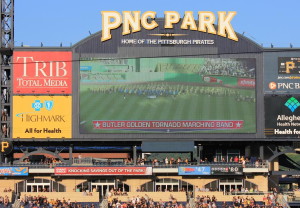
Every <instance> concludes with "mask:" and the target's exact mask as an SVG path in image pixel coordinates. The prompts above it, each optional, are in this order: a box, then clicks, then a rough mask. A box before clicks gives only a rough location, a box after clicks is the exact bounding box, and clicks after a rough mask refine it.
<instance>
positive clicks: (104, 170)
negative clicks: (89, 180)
mask: <svg viewBox="0 0 300 208" xmlns="http://www.w3.org/2000/svg"><path fill="white" fill-rule="evenodd" d="M54 174H55V175H66V176H67V175H152V167H55V169H54Z"/></svg>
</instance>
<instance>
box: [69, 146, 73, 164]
mask: <svg viewBox="0 0 300 208" xmlns="http://www.w3.org/2000/svg"><path fill="white" fill-rule="evenodd" d="M72 163H73V145H70V147H69V164H70V165H72Z"/></svg>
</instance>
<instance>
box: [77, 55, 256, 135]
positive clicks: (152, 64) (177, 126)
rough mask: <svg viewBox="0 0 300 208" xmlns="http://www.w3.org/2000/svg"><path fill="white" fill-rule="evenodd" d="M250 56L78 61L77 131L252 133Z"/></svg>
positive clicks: (253, 68) (252, 62)
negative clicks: (78, 121) (78, 108)
mask: <svg viewBox="0 0 300 208" xmlns="http://www.w3.org/2000/svg"><path fill="white" fill-rule="evenodd" d="M255 71H256V62H255V59H221V58H187V57H170V58H132V59H101V58H95V59H91V58H89V59H87V60H84V59H82V60H81V61H80V133H82V134H85V133H87V134H89V133H256V116H255V115H256V113H255V112H256V110H255V109H256V108H255V106H256V100H255V99H256V94H255V80H256V79H255Z"/></svg>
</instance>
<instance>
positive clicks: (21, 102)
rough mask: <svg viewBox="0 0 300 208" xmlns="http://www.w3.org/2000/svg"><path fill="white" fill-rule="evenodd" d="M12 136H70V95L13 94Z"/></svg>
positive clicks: (21, 137)
mask: <svg viewBox="0 0 300 208" xmlns="http://www.w3.org/2000/svg"><path fill="white" fill-rule="evenodd" d="M13 126H14V128H13V138H14V139H18V138H20V139H23V138H36V139H38V138H71V136H72V97H71V96H14V97H13Z"/></svg>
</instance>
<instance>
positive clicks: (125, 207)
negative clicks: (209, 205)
mask: <svg viewBox="0 0 300 208" xmlns="http://www.w3.org/2000/svg"><path fill="white" fill-rule="evenodd" d="M108 207H109V208H187V207H188V206H186V205H185V204H183V203H180V202H177V199H176V198H174V197H173V196H172V194H170V198H169V201H163V200H162V199H160V200H159V201H154V200H153V199H152V198H150V197H149V196H148V195H147V194H145V195H144V196H140V195H137V196H133V197H128V198H127V200H126V201H121V200H119V199H118V198H117V197H113V196H110V197H108Z"/></svg>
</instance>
